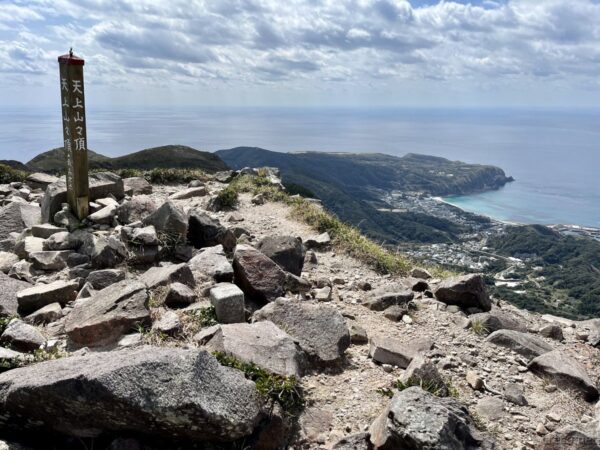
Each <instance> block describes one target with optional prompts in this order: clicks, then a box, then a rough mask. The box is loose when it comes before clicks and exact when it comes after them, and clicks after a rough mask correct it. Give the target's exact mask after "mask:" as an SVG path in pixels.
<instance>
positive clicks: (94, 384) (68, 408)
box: [0, 347, 263, 447]
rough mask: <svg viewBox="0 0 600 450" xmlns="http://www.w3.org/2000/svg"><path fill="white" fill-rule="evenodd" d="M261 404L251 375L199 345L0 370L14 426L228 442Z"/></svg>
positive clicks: (243, 431)
mask: <svg viewBox="0 0 600 450" xmlns="http://www.w3.org/2000/svg"><path fill="white" fill-rule="evenodd" d="M40 399H44V404H43V407H40ZM261 407H262V400H261V398H260V396H259V394H258V391H257V390H256V387H255V385H254V383H253V382H251V381H248V380H246V379H245V377H244V375H243V374H242V373H241V372H240V371H238V370H235V369H231V368H228V367H222V366H221V365H220V364H219V363H218V362H217V360H216V359H215V358H214V357H213V356H211V355H209V354H208V353H207V352H205V351H200V350H183V349H178V348H161V347H138V348H133V349H124V350H119V351H112V352H94V353H89V354H87V355H85V356H72V357H68V358H60V359H55V360H51V361H46V362H42V363H38V364H34V365H31V366H28V367H24V368H20V369H15V370H11V371H8V372H5V373H3V374H0V408H1V410H2V414H3V417H4V420H5V421H6V422H5V423H7V424H9V425H10V427H11V430H10V431H13V432H18V433H29V434H31V433H43V432H48V431H50V430H55V431H58V432H60V433H63V434H67V435H71V436H76V437H79V436H85V437H96V436H99V435H100V434H101V433H103V432H105V433H107V434H113V435H115V434H116V435H119V434H122V435H128V434H133V435H140V436H146V437H151V436H155V437H162V438H165V439H167V440H171V439H173V437H174V436H177V438H179V439H183V440H188V441H189V442H188V444H189V445H191V444H192V442H197V441H201V442H204V441H218V442H231V441H233V440H235V439H239V438H242V437H244V436H248V435H249V434H250V433H252V431H253V430H254V428H255V427H256V426H257V425H258V423H259V421H260V420H261V419H262V417H263V416H262V411H261ZM187 446H188V445H183V447H187Z"/></svg>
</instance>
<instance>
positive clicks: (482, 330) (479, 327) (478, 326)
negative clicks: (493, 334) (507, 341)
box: [471, 319, 490, 336]
mask: <svg viewBox="0 0 600 450" xmlns="http://www.w3.org/2000/svg"><path fill="white" fill-rule="evenodd" d="M471 330H473V333H475V334H478V335H480V336H482V335H486V334H489V333H490V330H489V329H488V327H486V326H485V324H484V323H483V321H482V320H479V319H474V320H471Z"/></svg>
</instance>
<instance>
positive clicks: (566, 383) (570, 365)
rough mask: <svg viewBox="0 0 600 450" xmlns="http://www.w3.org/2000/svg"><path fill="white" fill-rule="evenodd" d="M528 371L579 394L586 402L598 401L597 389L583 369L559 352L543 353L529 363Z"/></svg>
mask: <svg viewBox="0 0 600 450" xmlns="http://www.w3.org/2000/svg"><path fill="white" fill-rule="evenodd" d="M528 367H529V370H531V371H532V372H534V373H536V374H537V375H539V376H541V377H543V378H546V379H548V380H550V381H551V382H552V383H554V384H556V385H557V386H559V387H563V388H565V389H572V390H575V391H576V392H579V393H581V394H582V395H583V397H584V398H585V399H586V400H588V401H594V400H597V399H598V387H597V386H596V384H595V383H594V382H593V381H592V379H591V378H590V377H589V375H588V374H587V372H586V370H585V368H583V367H582V366H581V364H579V363H578V362H577V361H575V360H574V359H573V358H571V357H569V356H567V355H566V354H564V353H563V352H561V351H560V350H554V351H551V352H548V353H544V354H543V355H541V356H538V357H537V358H534V359H533V360H531V361H530V362H529V365H528Z"/></svg>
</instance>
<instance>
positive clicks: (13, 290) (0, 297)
mask: <svg viewBox="0 0 600 450" xmlns="http://www.w3.org/2000/svg"><path fill="white" fill-rule="evenodd" d="M0 286H2V288H1V289H0V317H2V316H14V315H16V314H17V308H18V306H19V303H18V301H17V293H18V292H20V291H23V290H25V289H28V288H30V287H31V284H29V283H27V282H25V281H20V280H15V279H14V278H10V277H8V276H6V275H5V274H4V273H2V272H0Z"/></svg>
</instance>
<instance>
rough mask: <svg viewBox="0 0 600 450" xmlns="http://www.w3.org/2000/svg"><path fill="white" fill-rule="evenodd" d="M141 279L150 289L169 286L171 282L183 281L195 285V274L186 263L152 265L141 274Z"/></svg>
mask: <svg viewBox="0 0 600 450" xmlns="http://www.w3.org/2000/svg"><path fill="white" fill-rule="evenodd" d="M140 281H141V282H142V283H144V284H146V286H148V288H149V289H154V288H157V287H159V286H167V285H168V284H171V283H183V284H185V285H186V286H189V287H191V288H193V287H195V285H196V282H195V281H194V275H193V274H192V271H191V270H190V267H189V266H188V265H187V264H186V263H181V264H172V265H169V266H164V267H150V268H149V269H148V270H147V271H146V272H144V273H143V274H142V275H141V276H140Z"/></svg>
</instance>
